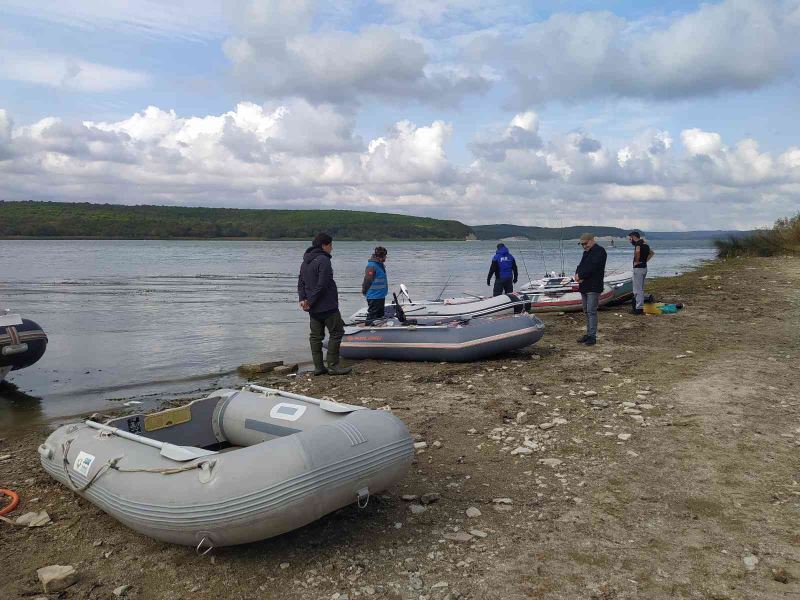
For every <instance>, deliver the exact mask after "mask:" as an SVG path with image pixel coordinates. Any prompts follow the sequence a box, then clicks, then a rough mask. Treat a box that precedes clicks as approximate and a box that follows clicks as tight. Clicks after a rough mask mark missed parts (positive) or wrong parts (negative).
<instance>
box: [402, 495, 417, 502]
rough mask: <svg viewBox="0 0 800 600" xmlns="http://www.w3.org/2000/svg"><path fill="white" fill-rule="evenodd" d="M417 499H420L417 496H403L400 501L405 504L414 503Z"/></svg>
mask: <svg viewBox="0 0 800 600" xmlns="http://www.w3.org/2000/svg"><path fill="white" fill-rule="evenodd" d="M417 498H419V496H417V495H416V494H403V495H402V496H400V500H403V501H404V502H413V501H414V500H416V499H417Z"/></svg>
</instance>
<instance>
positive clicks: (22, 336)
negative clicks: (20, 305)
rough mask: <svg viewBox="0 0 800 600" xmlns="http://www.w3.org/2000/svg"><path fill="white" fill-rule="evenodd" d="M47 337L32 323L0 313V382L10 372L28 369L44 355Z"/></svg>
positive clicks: (16, 316) (17, 316) (9, 314)
mask: <svg viewBox="0 0 800 600" xmlns="http://www.w3.org/2000/svg"><path fill="white" fill-rule="evenodd" d="M46 349H47V335H46V334H45V332H44V331H42V328H41V327H39V325H37V324H36V323H34V322H33V321H29V320H28V319H23V318H22V317H20V316H19V315H17V314H13V313H7V312H0V381H3V379H4V378H5V376H6V375H8V374H9V373H10V372H11V371H17V370H19V369H24V368H25V367H30V366H31V365H32V364H33V363H35V362H36V361H38V360H39V359H40V358H42V355H44V351H45V350H46Z"/></svg>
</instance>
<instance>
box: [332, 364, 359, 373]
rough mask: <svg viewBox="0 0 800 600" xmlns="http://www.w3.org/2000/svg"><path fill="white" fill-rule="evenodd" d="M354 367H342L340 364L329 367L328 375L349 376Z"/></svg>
mask: <svg viewBox="0 0 800 600" xmlns="http://www.w3.org/2000/svg"><path fill="white" fill-rule="evenodd" d="M352 370H353V368H352V367H340V366H339V365H338V364H335V365H328V375H348V374H349V373H350V372H351V371H352Z"/></svg>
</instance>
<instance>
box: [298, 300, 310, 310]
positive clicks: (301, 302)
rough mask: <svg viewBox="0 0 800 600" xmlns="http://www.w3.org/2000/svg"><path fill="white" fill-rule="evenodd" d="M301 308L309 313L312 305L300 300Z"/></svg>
mask: <svg viewBox="0 0 800 600" xmlns="http://www.w3.org/2000/svg"><path fill="white" fill-rule="evenodd" d="M300 308H301V309H302V310H304V311H306V312H308V311H309V309H310V308H311V305H310V304H309V303H308V300H300Z"/></svg>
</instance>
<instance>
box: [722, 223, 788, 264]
mask: <svg viewBox="0 0 800 600" xmlns="http://www.w3.org/2000/svg"><path fill="white" fill-rule="evenodd" d="M714 245H715V246H716V248H717V254H718V255H719V256H720V258H733V257H736V256H776V255H779V254H790V253H791V254H796V253H798V252H800V213H797V214H796V215H795V216H793V217H790V218H783V219H778V220H777V221H775V225H774V226H773V228H772V229H764V230H760V231H756V232H754V233H752V234H751V235H748V236H745V237H739V238H736V237H731V238H729V239H726V240H722V239H719V240H715V241H714Z"/></svg>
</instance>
